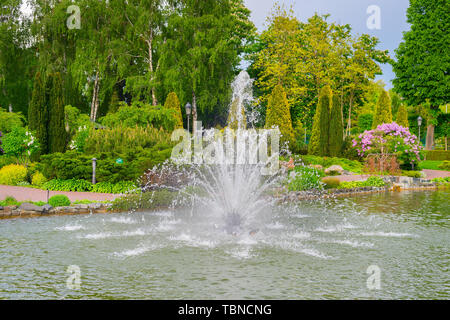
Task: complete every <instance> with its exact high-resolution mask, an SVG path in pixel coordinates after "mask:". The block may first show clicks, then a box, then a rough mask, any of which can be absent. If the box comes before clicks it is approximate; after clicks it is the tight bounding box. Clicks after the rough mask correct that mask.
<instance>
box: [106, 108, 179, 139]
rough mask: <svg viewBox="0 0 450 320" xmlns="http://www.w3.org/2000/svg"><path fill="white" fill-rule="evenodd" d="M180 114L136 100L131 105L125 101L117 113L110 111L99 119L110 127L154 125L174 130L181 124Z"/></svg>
mask: <svg viewBox="0 0 450 320" xmlns="http://www.w3.org/2000/svg"><path fill="white" fill-rule="evenodd" d="M178 116H179V115H178V114H177V112H176V111H175V110H174V109H169V108H164V107H161V106H151V105H149V104H144V103H142V102H139V101H135V102H134V103H133V104H132V105H131V106H128V105H126V104H125V103H123V104H122V105H121V106H120V108H119V110H118V111H117V112H116V113H109V114H107V115H106V116H105V117H103V118H101V119H100V120H99V121H100V123H101V124H103V125H105V126H107V127H110V128H115V127H129V128H134V127H136V126H140V127H148V126H152V127H155V128H157V129H159V128H163V129H164V130H166V131H169V132H172V131H173V130H174V128H175V127H176V126H177V125H179V119H178V118H177V117H178Z"/></svg>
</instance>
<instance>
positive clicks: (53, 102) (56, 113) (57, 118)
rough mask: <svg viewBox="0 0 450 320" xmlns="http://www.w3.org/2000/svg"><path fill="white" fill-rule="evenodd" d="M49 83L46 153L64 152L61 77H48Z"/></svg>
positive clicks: (64, 138) (64, 135)
mask: <svg viewBox="0 0 450 320" xmlns="http://www.w3.org/2000/svg"><path fill="white" fill-rule="evenodd" d="M48 82H49V83H51V91H50V94H49V98H48V99H49V101H48V104H49V108H48V109H49V113H50V116H49V122H48V151H49V153H54V152H64V151H65V149H66V135H67V133H66V129H65V123H64V122H65V114H64V102H63V87H62V85H63V84H62V80H61V75H60V74H59V73H55V74H52V75H49V76H48Z"/></svg>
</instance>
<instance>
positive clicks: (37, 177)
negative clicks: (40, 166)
mask: <svg viewBox="0 0 450 320" xmlns="http://www.w3.org/2000/svg"><path fill="white" fill-rule="evenodd" d="M45 182H47V179H46V178H45V177H44V175H43V174H42V173H40V172H39V171H37V172H35V173H34V174H33V176H32V179H31V184H32V185H33V186H37V187H40V186H42V185H43V184H44V183H45Z"/></svg>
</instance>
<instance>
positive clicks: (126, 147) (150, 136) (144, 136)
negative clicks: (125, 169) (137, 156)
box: [84, 126, 172, 154]
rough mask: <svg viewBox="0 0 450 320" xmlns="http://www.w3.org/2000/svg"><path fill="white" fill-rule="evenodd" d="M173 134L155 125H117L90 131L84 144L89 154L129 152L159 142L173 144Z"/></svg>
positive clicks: (149, 146)
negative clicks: (130, 126) (156, 127)
mask: <svg viewBox="0 0 450 320" xmlns="http://www.w3.org/2000/svg"><path fill="white" fill-rule="evenodd" d="M170 137H171V135H170V134H169V133H168V132H167V131H164V130H162V129H155V128H153V127H150V126H147V127H138V126H136V127H134V128H129V127H123V126H119V127H115V128H112V129H102V130H95V129H91V130H90V131H89V138H88V139H87V141H86V145H85V146H84V151H85V153H87V154H97V153H102V152H113V153H121V154H122V153H127V152H128V151H130V149H131V148H133V149H136V148H142V149H146V148H152V147H154V146H155V145H157V144H160V143H165V144H169V145H170V144H172V142H171V139H170Z"/></svg>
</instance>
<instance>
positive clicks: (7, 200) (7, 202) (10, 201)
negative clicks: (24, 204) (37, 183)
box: [0, 197, 20, 207]
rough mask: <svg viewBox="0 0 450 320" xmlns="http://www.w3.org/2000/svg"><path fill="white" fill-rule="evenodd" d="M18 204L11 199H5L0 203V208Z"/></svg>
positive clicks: (18, 203)
mask: <svg viewBox="0 0 450 320" xmlns="http://www.w3.org/2000/svg"><path fill="white" fill-rule="evenodd" d="M19 205H20V202H18V201H17V200H16V199H14V198H13V197H6V198H5V200H2V201H0V206H2V207H7V206H19Z"/></svg>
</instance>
